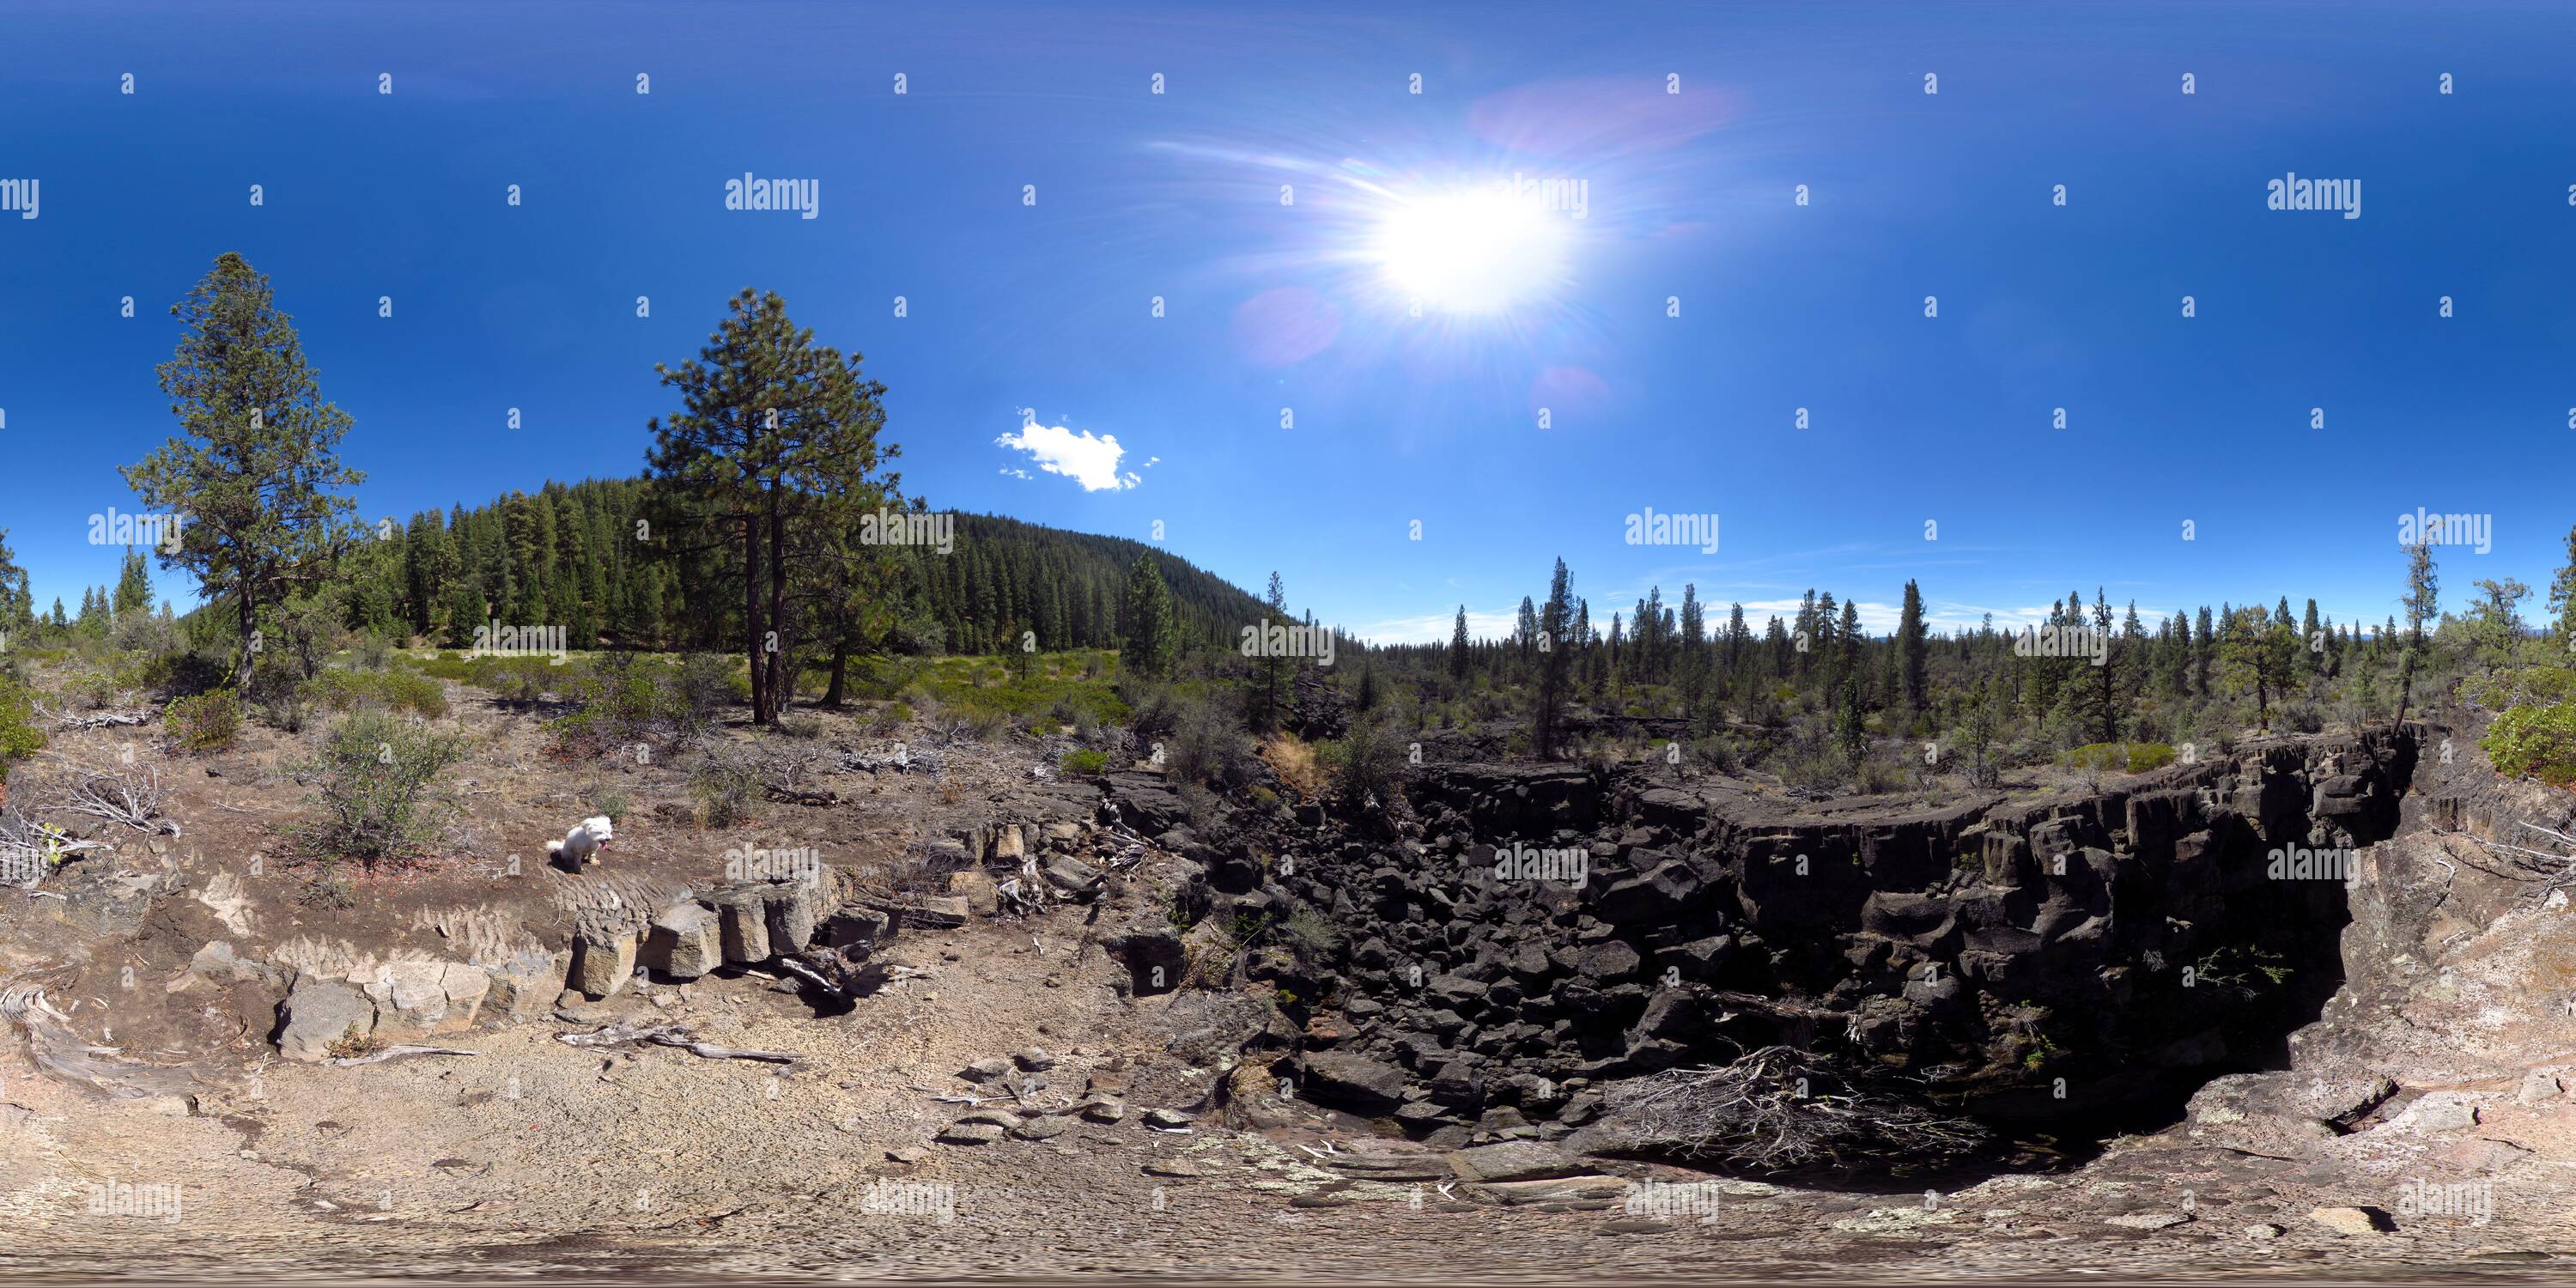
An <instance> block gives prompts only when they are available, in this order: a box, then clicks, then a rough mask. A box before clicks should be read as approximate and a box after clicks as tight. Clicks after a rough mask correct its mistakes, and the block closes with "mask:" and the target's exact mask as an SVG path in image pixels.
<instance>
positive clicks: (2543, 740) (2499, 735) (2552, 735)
mask: <svg viewBox="0 0 2576 1288" xmlns="http://www.w3.org/2000/svg"><path fill="white" fill-rule="evenodd" d="M2478 745H2479V746H2480V747H2482V748H2484V749H2485V750H2486V753H2487V759H2488V760H2491V761H2493V762H2495V767H2496V772H2497V773H2500V774H2506V775H2510V776H2512V777H2515V778H2520V777H2523V776H2524V775H2530V776H2532V777H2535V778H2538V779H2539V780H2540V781H2542V782H2544V783H2547V784H2549V785H2550V786H2552V787H2567V786H2571V785H2576V704H2570V703H2563V702H2562V703H2558V704H2556V705H2553V706H2546V707H2537V706H2524V707H2514V708H2512V709H2510V710H2508V711H2506V712H2505V713H2504V714H2503V715H2500V716H2497V717H2496V718H2495V723H2494V724H2491V725H2489V726H2487V732H2486V736H2485V737H2483V738H2480V739H2479V740H2478Z"/></svg>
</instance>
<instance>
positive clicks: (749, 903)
mask: <svg viewBox="0 0 2576 1288" xmlns="http://www.w3.org/2000/svg"><path fill="white" fill-rule="evenodd" d="M712 902H713V903H714V904H715V908H716V920H717V925H718V935H719V939H720V943H721V945H722V949H723V952H724V959H725V962H726V964H727V965H732V966H754V965H758V964H759V963H761V962H765V961H768V960H769V959H770V958H771V957H772V956H774V955H775V954H774V953H773V952H772V951H771V949H770V943H769V910H768V908H767V907H766V906H765V905H764V902H763V900H762V897H761V892H760V890H759V889H758V888H756V887H751V886H735V887H733V888H731V889H727V890H723V891H720V892H718V893H717V895H716V896H715V898H714V900H713V901H712Z"/></svg>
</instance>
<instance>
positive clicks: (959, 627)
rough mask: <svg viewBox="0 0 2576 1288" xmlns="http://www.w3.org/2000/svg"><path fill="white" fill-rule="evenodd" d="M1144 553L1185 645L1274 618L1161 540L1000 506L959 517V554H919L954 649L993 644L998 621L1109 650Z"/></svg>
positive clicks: (923, 580) (1067, 643)
mask: <svg viewBox="0 0 2576 1288" xmlns="http://www.w3.org/2000/svg"><path fill="white" fill-rule="evenodd" d="M1145 554H1151V555H1153V556H1154V559H1155V561H1156V564H1157V565H1158V567H1159V568H1160V570H1161V572H1162V575H1163V583H1164V584H1165V585H1166V586H1169V587H1170V588H1171V592H1172V614H1173V617H1174V618H1175V619H1176V620H1177V622H1178V624H1179V626H1180V634H1181V642H1182V647H1183V648H1184V649H1190V648H1196V647H1198V646H1200V645H1202V644H1210V645H1227V646H1231V645H1232V644H1233V642H1234V640H1235V637H1236V634H1237V633H1238V632H1239V631H1241V630H1242V629H1243V627H1244V625H1245V624H1246V623H1248V622H1258V621H1266V620H1268V615H1267V613H1266V612H1265V611H1264V610H1263V609H1262V606H1261V602H1260V601H1259V600H1257V599H1255V598H1253V597H1252V595H1250V594H1248V593H1246V592H1245V591H1244V590H1243V589H1242V588H1240V587H1238V586H1236V585H1234V584H1233V583H1232V582H1229V581H1227V580H1225V579H1224V578H1222V577H1219V576H1217V575H1216V574H1215V573H1212V572H1208V571H1206V570H1205V569H1202V568H1200V567H1198V566H1197V565H1195V564H1192V563H1191V562H1190V561H1188V560H1186V559H1183V558H1180V557H1179V556H1177V555H1174V554H1172V553H1171V552H1169V551H1167V550H1164V549H1161V548H1160V547H1157V546H1152V545H1148V544H1147V543H1145V542H1142V541H1135V540H1131V539H1129V538H1126V537H1104V536H1099V535H1097V534H1094V533H1089V532H1070V531H1067V530H1065V529H1063V528H1050V527H1046V526H1044V525H1042V524H1036V523H1029V522H1026V521H1024V520H1020V519H1013V518H1009V517H1006V516H1003V515H998V514H961V515H959V516H957V546H956V551H955V553H953V554H949V555H940V554H937V553H933V552H922V553H918V554H916V555H915V558H914V562H915V564H916V565H917V568H918V571H917V572H916V575H915V581H916V584H917V585H918V586H919V587H920V588H921V591H922V595H923V607H924V608H926V609H927V610H928V613H929V616H930V618H931V620H933V621H935V622H937V623H938V624H939V625H940V627H941V629H942V630H944V631H946V632H947V634H948V637H949V639H950V641H951V647H952V648H953V649H954V650H955V651H958V652H969V653H986V652H992V651H995V650H996V649H997V648H998V647H1000V645H999V642H998V641H996V640H995V639H993V638H992V636H991V628H992V626H993V624H994V623H996V622H1018V623H1020V624H1021V625H1022V628H1023V629H1029V630H1035V631H1036V632H1037V633H1038V640H1039V641H1040V643H1041V644H1043V645H1044V646H1045V647H1047V648H1060V647H1062V648H1109V647H1113V646H1114V645H1115V644H1116V643H1117V638H1116V637H1117V632H1118V600H1119V595H1120V593H1121V589H1122V587H1123V586H1124V585H1125V584H1126V580H1127V570H1128V569H1130V568H1132V567H1134V566H1135V563H1136V559H1137V557H1138V556H1140V555H1145ZM1059 640H1061V641H1063V643H1061V644H1058V643H1056V641H1059Z"/></svg>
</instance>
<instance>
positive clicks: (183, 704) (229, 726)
mask: <svg viewBox="0 0 2576 1288" xmlns="http://www.w3.org/2000/svg"><path fill="white" fill-rule="evenodd" d="M161 724H162V727H163V728H165V729H167V730H169V732H170V741H172V742H173V743H176V744H178V747H179V750H181V751H222V750H223V749H225V748H227V747H230V746H232V745H233V742H234V741H235V740H236V739H238V738H240V737H241V703H240V701H239V700H238V699H237V698H235V697H234V696H233V691H232V690H230V689H212V690H209V691H207V692H205V693H200V694H198V695H197V696H195V697H193V698H180V699H178V700H176V701H174V702H172V703H171V704H170V709H169V710H167V711H165V712H163V713H162V715H161Z"/></svg>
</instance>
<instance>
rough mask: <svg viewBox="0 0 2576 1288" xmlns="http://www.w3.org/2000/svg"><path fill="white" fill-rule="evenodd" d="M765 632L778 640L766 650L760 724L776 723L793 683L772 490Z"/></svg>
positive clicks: (783, 546)
mask: <svg viewBox="0 0 2576 1288" xmlns="http://www.w3.org/2000/svg"><path fill="white" fill-rule="evenodd" d="M769 629H770V632H771V633H772V634H774V635H776V636H777V637H778V639H777V643H776V645H775V646H774V647H772V648H771V649H770V650H769V716H768V718H767V719H766V720H764V721H763V722H762V723H764V724H776V723H777V722H778V713H779V712H780V711H783V710H785V709H786V708H787V706H788V704H789V703H790V702H791V701H793V700H794V698H795V696H796V684H795V679H794V676H793V672H792V671H791V669H790V668H789V666H788V656H787V646H788V639H787V519H786V516H784V515H782V514H780V513H779V510H778V493H777V491H776V490H775V489H773V490H772V491H771V492H770V500H769Z"/></svg>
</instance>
